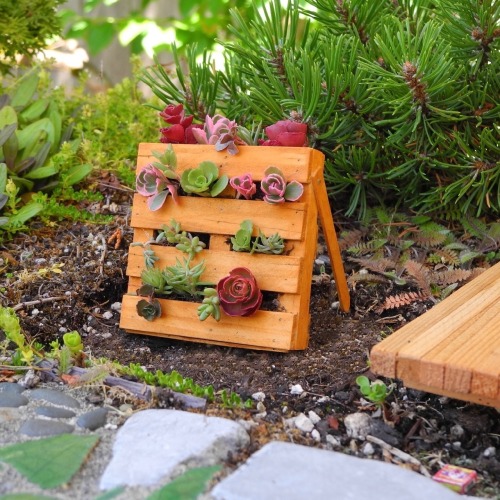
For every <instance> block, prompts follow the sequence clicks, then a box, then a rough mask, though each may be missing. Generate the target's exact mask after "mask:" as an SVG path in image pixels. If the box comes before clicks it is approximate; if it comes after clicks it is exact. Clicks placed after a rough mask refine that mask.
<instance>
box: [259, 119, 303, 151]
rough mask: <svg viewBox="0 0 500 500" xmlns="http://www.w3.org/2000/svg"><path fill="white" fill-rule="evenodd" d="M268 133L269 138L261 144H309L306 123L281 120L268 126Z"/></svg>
mask: <svg viewBox="0 0 500 500" xmlns="http://www.w3.org/2000/svg"><path fill="white" fill-rule="evenodd" d="M266 134H267V137H269V139H268V140H266V141H261V142H260V145H261V146H292V147H302V146H307V124H306V123H300V122H296V121H293V120H280V121H278V122H276V123H275V124H273V125H269V127H266Z"/></svg>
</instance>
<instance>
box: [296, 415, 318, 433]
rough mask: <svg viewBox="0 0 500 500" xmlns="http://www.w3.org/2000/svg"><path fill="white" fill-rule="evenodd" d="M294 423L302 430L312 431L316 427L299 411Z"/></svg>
mask: <svg viewBox="0 0 500 500" xmlns="http://www.w3.org/2000/svg"><path fill="white" fill-rule="evenodd" d="M294 424H295V427H297V429H299V430H301V431H302V432H311V431H312V430H313V429H314V424H313V423H312V422H311V421H310V420H309V418H308V417H306V416H305V415H304V414H303V413H299V414H298V415H297V416H296V417H295V421H294Z"/></svg>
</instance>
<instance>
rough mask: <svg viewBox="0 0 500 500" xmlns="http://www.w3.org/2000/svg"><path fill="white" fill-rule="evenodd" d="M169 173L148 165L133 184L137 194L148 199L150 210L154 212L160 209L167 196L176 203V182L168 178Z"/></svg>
mask: <svg viewBox="0 0 500 500" xmlns="http://www.w3.org/2000/svg"><path fill="white" fill-rule="evenodd" d="M170 172H172V171H169V173H167V172H165V170H162V169H160V168H158V167H157V166H155V165H153V164H152V163H150V164H149V165H146V166H145V167H144V168H143V169H142V170H141V171H140V172H139V173H138V174H137V177H136V183H135V185H136V189H137V192H138V193H139V194H142V195H143V196H146V197H147V198H148V207H149V209H150V210H153V211H154V210H158V209H159V208H161V206H162V205H163V203H164V202H165V200H166V199H167V197H168V195H169V194H171V195H172V198H173V200H174V202H176V203H177V187H178V182H177V181H176V180H175V179H171V178H170ZM172 173H173V172H172ZM167 175H169V177H167Z"/></svg>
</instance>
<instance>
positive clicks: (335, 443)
mask: <svg viewBox="0 0 500 500" xmlns="http://www.w3.org/2000/svg"><path fill="white" fill-rule="evenodd" d="M325 439H326V442H327V443H328V444H331V445H332V446H333V447H334V448H338V447H340V446H342V443H341V442H340V440H339V439H337V438H336V437H335V436H332V435H331V434H327V435H326V438H325Z"/></svg>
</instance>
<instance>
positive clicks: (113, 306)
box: [111, 302, 122, 311]
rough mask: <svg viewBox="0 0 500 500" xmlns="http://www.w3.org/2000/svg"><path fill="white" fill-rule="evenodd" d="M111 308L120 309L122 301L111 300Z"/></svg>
mask: <svg viewBox="0 0 500 500" xmlns="http://www.w3.org/2000/svg"><path fill="white" fill-rule="evenodd" d="M111 309H112V310H113V311H121V310H122V303H121V302H113V303H112V304H111Z"/></svg>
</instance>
